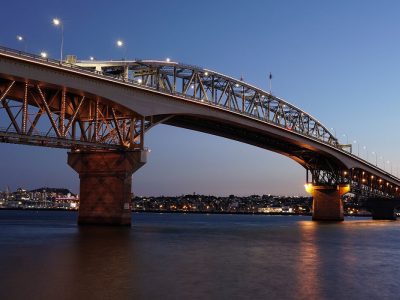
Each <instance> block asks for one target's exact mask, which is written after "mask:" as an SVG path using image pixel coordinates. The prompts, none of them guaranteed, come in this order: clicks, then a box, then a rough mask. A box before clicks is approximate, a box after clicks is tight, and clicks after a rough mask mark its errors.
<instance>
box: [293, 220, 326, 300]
mask: <svg viewBox="0 0 400 300" xmlns="http://www.w3.org/2000/svg"><path fill="white" fill-rule="evenodd" d="M298 224H299V225H300V226H299V229H300V232H299V234H300V239H299V245H298V254H297V259H296V260H295V261H296V262H295V270H294V275H295V285H296V290H297V295H298V299H323V298H322V293H321V282H320V274H319V272H320V269H321V257H320V255H321V253H320V251H319V248H318V245H317V243H316V239H317V238H316V235H317V230H318V225H319V224H317V223H316V222H312V221H303V222H299V223H298Z"/></svg>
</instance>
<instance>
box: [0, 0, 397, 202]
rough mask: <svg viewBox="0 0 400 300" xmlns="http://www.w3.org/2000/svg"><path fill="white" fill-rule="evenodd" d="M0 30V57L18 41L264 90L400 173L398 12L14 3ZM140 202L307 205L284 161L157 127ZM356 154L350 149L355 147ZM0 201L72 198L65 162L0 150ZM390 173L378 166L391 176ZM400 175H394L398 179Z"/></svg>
mask: <svg viewBox="0 0 400 300" xmlns="http://www.w3.org/2000/svg"><path fill="white" fill-rule="evenodd" d="M3 7H5V9H4V11H6V13H5V14H3V15H2V18H1V19H0V45H3V46H8V47H12V48H20V49H22V48H23V46H22V45H21V44H18V42H17V40H16V38H15V37H16V35H18V34H21V35H23V36H24V37H26V40H27V48H28V51H29V52H33V53H39V52H40V51H42V50H46V51H48V52H49V54H50V56H52V57H54V58H58V57H59V45H60V32H59V29H57V28H55V27H54V26H52V24H51V20H52V18H53V17H59V18H61V19H62V20H63V22H64V26H65V29H64V33H65V47H64V53H65V54H75V55H77V56H78V58H81V59H86V58H88V57H89V56H94V57H96V58H99V59H117V58H121V57H123V56H124V53H122V51H121V49H117V48H116V47H115V41H116V40H117V39H123V40H124V41H125V43H126V47H127V50H126V51H127V57H128V58H134V57H137V58H154V59H165V58H166V57H170V58H172V59H173V60H176V61H179V62H185V63H188V64H194V65H200V66H203V67H206V68H209V69H213V70H216V71H218V72H222V73H225V74H227V75H230V76H233V77H237V78H240V76H243V77H244V79H245V81H247V82H249V83H252V84H254V85H257V86H259V87H261V88H264V89H267V87H268V86H267V84H268V82H267V76H268V74H269V72H272V74H273V76H274V78H273V93H274V94H275V95H277V96H279V97H281V98H284V99H286V100H287V101H289V102H290V103H293V104H295V105H296V106H299V107H300V108H302V109H304V110H305V111H307V112H309V113H311V114H312V115H313V116H315V117H316V118H317V119H319V120H320V121H321V122H322V123H323V124H324V125H326V126H327V127H328V128H331V127H334V128H335V131H336V134H337V135H338V136H339V137H341V138H342V141H345V138H343V137H342V135H343V134H346V135H348V137H349V140H350V141H353V140H357V142H358V144H359V145H361V147H360V154H362V156H363V157H365V156H366V151H365V150H363V147H362V146H366V147H367V151H368V152H369V158H370V159H371V160H375V157H374V156H373V155H372V154H371V151H376V152H377V153H378V155H379V156H383V157H384V158H383V159H380V163H381V166H383V160H385V161H387V160H389V161H390V162H391V163H390V164H391V167H392V169H393V171H395V170H396V168H397V166H398V165H400V159H398V155H397V154H398V149H400V140H399V134H398V131H397V130H398V128H399V125H400V118H399V117H398V114H399V111H400V104H399V100H400V84H399V73H400V59H399V57H400V55H399V53H400V41H399V36H400V18H398V15H399V11H400V2H398V1H344V0H343V1H340V0H338V1H294V0H293V1H288V0H286V1H261V0H260V1H225V0H224V1H215V0H214V1H208V0H207V1H183V0H182V1H177V0H175V1H174V0H172V1H161V0H153V1H76V0H70V1H68V2H65V1H56V0H52V1H50V0H48V1H35V5H32V2H31V1H27V0H23V1H14V2H7V4H6V5H5V6H4V5H3ZM146 145H147V146H148V147H149V148H151V149H152V152H151V156H150V159H149V162H148V163H147V165H145V166H144V167H143V168H142V169H140V170H139V171H138V172H137V173H135V174H134V180H133V187H134V192H135V194H138V195H162V194H164V195H175V194H184V193H193V192H196V193H203V194H218V195H228V194H238V195H248V194H253V193H257V194H266V193H272V194H290V195H293V194H304V188H303V184H304V180H305V171H304V169H303V168H302V167H300V166H299V165H297V164H296V163H295V162H293V161H291V160H289V159H288V158H285V157H283V156H281V155H278V154H275V153H271V152H268V151H266V150H262V149H258V148H256V147H253V146H249V145H245V144H240V143H238V142H235V141H230V140H226V139H223V138H220V137H215V136H210V135H206V134H202V133H197V132H193V131H188V130H184V129H179V128H174V127H168V126H163V125H161V126H158V127H155V128H153V129H152V130H151V131H150V132H149V133H148V135H147V136H146ZM356 148H357V146H356ZM0 155H1V157H2V159H1V160H0V167H1V170H2V172H1V174H0V189H4V187H5V186H7V185H9V186H10V187H11V188H12V189H15V188H16V187H18V186H24V187H27V188H36V187H39V186H44V185H47V186H60V187H67V188H70V189H72V190H73V191H78V186H79V181H78V176H77V174H76V173H74V171H72V170H71V169H70V168H69V167H68V166H67V164H66V151H64V150H58V149H47V148H35V147H28V146H19V145H6V144H2V145H0ZM388 166H389V164H386V167H387V168H390V167H388ZM399 173H400V168H399Z"/></svg>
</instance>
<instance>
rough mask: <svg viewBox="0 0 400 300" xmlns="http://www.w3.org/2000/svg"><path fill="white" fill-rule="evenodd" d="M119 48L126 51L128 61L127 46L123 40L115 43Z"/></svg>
mask: <svg viewBox="0 0 400 300" xmlns="http://www.w3.org/2000/svg"><path fill="white" fill-rule="evenodd" d="M115 44H116V46H117V48H123V49H124V60H126V49H127V48H126V45H125V42H124V41H123V40H117V41H116V42H115Z"/></svg>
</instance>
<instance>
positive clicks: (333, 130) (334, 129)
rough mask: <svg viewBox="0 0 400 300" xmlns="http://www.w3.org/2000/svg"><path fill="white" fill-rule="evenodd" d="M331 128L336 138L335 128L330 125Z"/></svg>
mask: <svg viewBox="0 0 400 300" xmlns="http://www.w3.org/2000/svg"><path fill="white" fill-rule="evenodd" d="M331 130H333V133H334V134H335V138H336V130H335V128H333V127H331Z"/></svg>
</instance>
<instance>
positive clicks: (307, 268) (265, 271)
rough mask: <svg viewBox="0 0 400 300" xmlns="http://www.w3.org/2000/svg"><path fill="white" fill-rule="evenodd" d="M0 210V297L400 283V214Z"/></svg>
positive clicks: (195, 293) (255, 293) (191, 295)
mask: <svg viewBox="0 0 400 300" xmlns="http://www.w3.org/2000/svg"><path fill="white" fill-rule="evenodd" d="M8 214H9V215H7V216H6V218H2V216H4V212H1V211H0V228H1V231H0V268H1V272H0V299H163V300H165V299H343V298H351V299H365V298H387V299H390V298H396V297H397V295H398V294H399V292H400V288H399V284H398V280H397V278H398V277H399V275H400V267H399V266H400V261H399V259H398V253H399V250H400V226H399V225H400V222H374V221H359V220H356V221H351V220H348V221H345V222H341V223H336V224H333V223H331V224H323V223H316V222H311V221H306V220H307V218H299V217H266V216H229V215H224V216H218V215H210V216H206V215H168V214H164V215H156V214H154V215H151V214H135V215H134V223H133V227H132V228H107V227H80V228H78V227H77V226H76V225H75V220H76V218H75V216H73V215H59V216H60V217H61V218H58V217H57V218H55V217H54V216H55V215H54V214H48V215H46V214H29V213H27V214H26V215H24V216H21V217H18V218H14V217H13V215H12V212H8Z"/></svg>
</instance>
